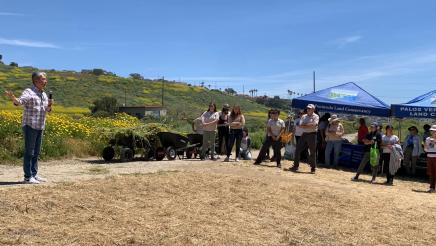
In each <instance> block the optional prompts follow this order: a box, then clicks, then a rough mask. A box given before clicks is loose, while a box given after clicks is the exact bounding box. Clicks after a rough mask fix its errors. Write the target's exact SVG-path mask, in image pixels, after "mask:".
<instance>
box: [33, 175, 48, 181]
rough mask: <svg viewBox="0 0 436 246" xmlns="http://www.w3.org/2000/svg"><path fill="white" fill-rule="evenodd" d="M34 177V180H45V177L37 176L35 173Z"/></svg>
mask: <svg viewBox="0 0 436 246" xmlns="http://www.w3.org/2000/svg"><path fill="white" fill-rule="evenodd" d="M34 178H35V179H36V180H38V181H39V182H47V179H45V178H43V177H40V176H38V175H36V176H35V177H34Z"/></svg>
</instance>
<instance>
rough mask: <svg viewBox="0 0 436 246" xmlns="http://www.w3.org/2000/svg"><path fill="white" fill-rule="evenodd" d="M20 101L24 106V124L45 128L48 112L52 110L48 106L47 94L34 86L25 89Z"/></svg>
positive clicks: (36, 128)
mask: <svg viewBox="0 0 436 246" xmlns="http://www.w3.org/2000/svg"><path fill="white" fill-rule="evenodd" d="M18 102H19V103H20V105H23V106H24V114H23V124H22V125H23V126H25V125H28V126H30V127H32V128H33V129H35V130H44V128H45V116H46V113H47V112H49V111H51V108H50V107H48V97H47V94H45V92H43V91H39V90H38V89H37V88H36V87H35V86H32V88H28V89H26V90H24V91H23V94H21V96H20V98H18Z"/></svg>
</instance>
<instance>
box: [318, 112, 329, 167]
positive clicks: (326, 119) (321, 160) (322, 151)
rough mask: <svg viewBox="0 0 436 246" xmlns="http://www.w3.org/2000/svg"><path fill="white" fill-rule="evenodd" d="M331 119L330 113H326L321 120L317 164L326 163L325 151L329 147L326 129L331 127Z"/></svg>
mask: <svg viewBox="0 0 436 246" xmlns="http://www.w3.org/2000/svg"><path fill="white" fill-rule="evenodd" d="M329 118H330V113H325V114H324V115H323V116H322V117H321V118H319V123H318V132H317V141H316V152H317V154H316V156H317V163H322V164H324V163H325V149H326V147H327V142H326V140H325V138H326V135H325V129H327V126H328V125H329Z"/></svg>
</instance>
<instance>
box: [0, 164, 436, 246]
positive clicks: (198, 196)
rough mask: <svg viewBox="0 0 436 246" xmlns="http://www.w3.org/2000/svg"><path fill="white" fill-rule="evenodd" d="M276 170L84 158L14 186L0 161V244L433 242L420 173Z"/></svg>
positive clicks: (14, 173) (15, 174)
mask: <svg viewBox="0 0 436 246" xmlns="http://www.w3.org/2000/svg"><path fill="white" fill-rule="evenodd" d="M290 165H291V162H289V161H285V162H284V167H283V169H287V168H288V167H289V166H290ZM283 169H278V168H275V167H274V166H273V163H266V165H264V166H253V165H252V162H251V161H242V162H238V163H236V162H230V163H224V162H222V161H215V162H214V161H199V160H190V161H188V160H175V161H161V162H140V161H136V162H129V163H111V164H104V163H103V162H102V161H101V160H98V159H97V158H88V159H75V160H64V161H51V162H45V163H41V165H40V173H41V175H42V176H44V177H46V178H48V179H49V182H48V183H45V184H43V185H23V184H17V181H19V180H21V179H22V169H21V167H14V166H0V244H3V245H25V244H26V245H128V244H130V245H344V244H346V245H376V244H377V245H411V244H413V245H435V242H436V194H428V193H425V191H426V190H427V188H428V184H426V183H425V182H419V181H413V180H395V185H394V186H385V185H382V182H383V181H384V178H382V177H380V178H378V180H377V182H378V183H377V184H369V182H368V180H369V179H370V177H369V176H367V175H363V177H362V181H361V182H352V181H350V178H351V177H352V176H353V173H351V172H349V171H344V170H334V169H325V168H319V169H318V170H317V173H316V174H310V173H309V168H308V166H306V165H302V169H301V172H299V173H292V172H289V171H285V170H283Z"/></svg>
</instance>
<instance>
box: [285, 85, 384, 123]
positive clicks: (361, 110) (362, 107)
mask: <svg viewBox="0 0 436 246" xmlns="http://www.w3.org/2000/svg"><path fill="white" fill-rule="evenodd" d="M309 103H312V104H315V106H316V107H317V109H318V110H320V111H328V112H335V113H341V114H355V115H372V116H380V117H389V116H390V108H389V106H388V105H387V104H386V103H384V102H382V101H381V100H379V99H377V98H376V97H374V96H373V95H371V94H369V93H368V92H367V91H365V90H364V89H362V88H360V87H359V86H358V85H356V84H355V83H353V82H348V83H345V84H342V85H338V86H333V87H330V88H327V89H323V90H319V91H316V92H314V93H311V94H308V95H305V96H301V97H297V98H295V99H293V100H292V107H293V108H301V109H303V108H306V106H307V104H309Z"/></svg>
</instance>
